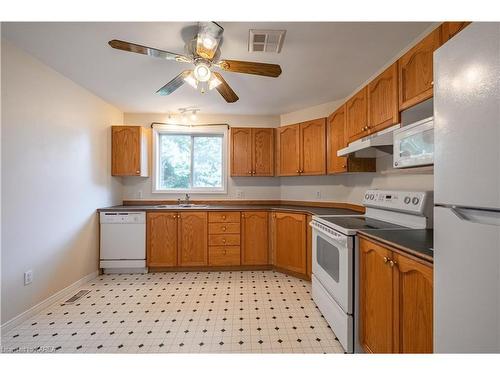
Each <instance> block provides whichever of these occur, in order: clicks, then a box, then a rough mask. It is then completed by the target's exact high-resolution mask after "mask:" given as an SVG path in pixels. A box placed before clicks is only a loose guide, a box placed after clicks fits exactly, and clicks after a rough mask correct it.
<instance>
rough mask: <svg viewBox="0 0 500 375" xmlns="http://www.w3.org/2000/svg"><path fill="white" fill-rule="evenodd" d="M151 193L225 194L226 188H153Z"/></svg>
mask: <svg viewBox="0 0 500 375" xmlns="http://www.w3.org/2000/svg"><path fill="white" fill-rule="evenodd" d="M152 193H153V194H218V195H222V194H227V190H226V189H224V190H192V189H179V190H153V191H152Z"/></svg>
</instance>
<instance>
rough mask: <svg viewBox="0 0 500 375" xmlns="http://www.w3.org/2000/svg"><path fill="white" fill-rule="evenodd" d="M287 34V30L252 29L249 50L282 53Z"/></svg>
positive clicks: (249, 37)
mask: <svg viewBox="0 0 500 375" xmlns="http://www.w3.org/2000/svg"><path fill="white" fill-rule="evenodd" d="M285 34H286V30H250V31H249V35H248V51H249V52H273V53H280V52H281V47H283V41H284V40H285Z"/></svg>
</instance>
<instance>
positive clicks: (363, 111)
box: [345, 87, 368, 143]
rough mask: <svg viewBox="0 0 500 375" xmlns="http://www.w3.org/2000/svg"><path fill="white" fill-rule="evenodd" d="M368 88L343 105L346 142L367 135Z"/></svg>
mask: <svg viewBox="0 0 500 375" xmlns="http://www.w3.org/2000/svg"><path fill="white" fill-rule="evenodd" d="M367 92H368V88H367V87H364V88H363V89H361V90H360V91H359V92H358V93H356V94H355V95H354V96H353V97H352V98H351V99H349V100H348V101H347V102H346V104H345V116H346V132H347V142H348V143H350V142H353V141H355V140H357V139H359V138H362V137H364V136H366V135H367V134H368V95H367Z"/></svg>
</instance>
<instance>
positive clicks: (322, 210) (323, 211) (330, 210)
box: [97, 204, 361, 215]
mask: <svg viewBox="0 0 500 375" xmlns="http://www.w3.org/2000/svg"><path fill="white" fill-rule="evenodd" d="M261 210H270V211H290V212H305V213H308V214H311V215H360V214H361V213H360V212H357V211H354V210H350V209H345V208H334V207H314V206H293V205H253V204H247V205H244V204H242V205H238V204H230V205H227V206H224V205H220V204H215V205H208V206H207V207H160V206H158V205H147V206H137V205H125V206H124V205H121V206H112V207H104V208H99V209H98V210H97V211H98V212H110V211H131V212H134V211H154V212H158V211H261Z"/></svg>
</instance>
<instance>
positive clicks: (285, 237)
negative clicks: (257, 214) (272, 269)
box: [273, 212, 307, 275]
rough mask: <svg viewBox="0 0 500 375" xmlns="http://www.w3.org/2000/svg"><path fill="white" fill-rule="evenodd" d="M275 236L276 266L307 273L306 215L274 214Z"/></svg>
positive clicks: (303, 273)
mask: <svg viewBox="0 0 500 375" xmlns="http://www.w3.org/2000/svg"><path fill="white" fill-rule="evenodd" d="M273 236H274V246H275V249H274V250H275V252H276V259H275V263H276V266H277V267H280V268H282V269H285V270H288V271H292V272H297V273H300V274H302V275H306V272H307V264H306V263H307V261H306V215H303V214H291V213H285V212H277V213H275V214H273Z"/></svg>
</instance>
